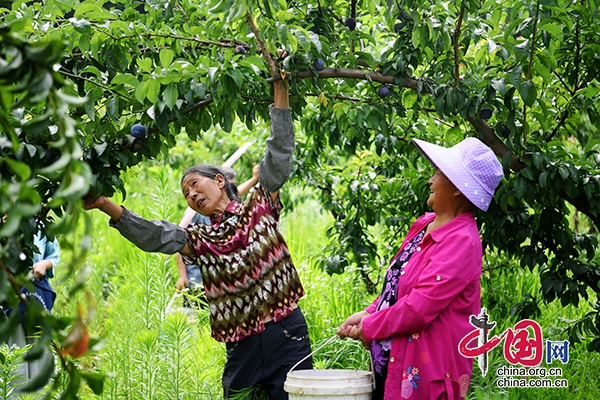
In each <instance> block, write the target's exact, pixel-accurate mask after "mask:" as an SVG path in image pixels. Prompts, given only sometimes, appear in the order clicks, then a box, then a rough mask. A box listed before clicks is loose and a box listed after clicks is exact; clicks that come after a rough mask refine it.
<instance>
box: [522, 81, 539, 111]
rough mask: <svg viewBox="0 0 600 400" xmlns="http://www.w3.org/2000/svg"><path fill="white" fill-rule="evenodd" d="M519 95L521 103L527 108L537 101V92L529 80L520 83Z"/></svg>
mask: <svg viewBox="0 0 600 400" xmlns="http://www.w3.org/2000/svg"><path fill="white" fill-rule="evenodd" d="M519 94H520V95H521V98H522V99H523V102H524V103H525V104H526V105H527V106H529V107H531V106H533V104H534V103H535V101H536V100H537V91H536V90H535V85H534V84H533V82H532V81H530V80H527V81H523V82H521V86H520V87H519Z"/></svg>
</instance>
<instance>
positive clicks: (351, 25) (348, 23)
mask: <svg viewBox="0 0 600 400" xmlns="http://www.w3.org/2000/svg"><path fill="white" fill-rule="evenodd" d="M344 25H346V26H347V27H348V29H350V30H351V31H353V30H354V29H355V28H356V20H355V19H354V18H352V17H349V18H346V20H345V21H344Z"/></svg>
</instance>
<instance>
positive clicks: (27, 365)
mask: <svg viewBox="0 0 600 400" xmlns="http://www.w3.org/2000/svg"><path fill="white" fill-rule="evenodd" d="M33 244H34V245H35V246H36V247H37V249H38V251H36V250H35V249H34V253H33V265H32V266H31V274H32V275H33V278H34V280H35V282H34V285H35V286H36V287H38V288H39V287H42V288H43V290H44V291H45V292H46V293H47V294H48V295H45V296H39V294H37V293H36V294H30V295H29V296H28V298H29V300H30V301H34V300H33V296H35V297H36V298H37V299H38V301H40V302H41V303H42V306H43V307H44V308H45V309H46V311H50V310H52V306H53V305H54V298H55V297H56V294H55V293H54V291H53V290H52V286H50V282H49V280H48V278H53V277H54V267H56V265H57V264H58V262H59V261H60V250H59V247H58V241H57V240H56V238H54V240H48V238H47V237H46V236H43V235H42V233H41V232H38V233H37V234H36V235H35V237H34V238H33ZM23 309H24V307H22V311H23ZM34 342H35V332H26V331H25V329H24V328H23V326H21V325H19V327H18V328H17V330H16V331H15V333H13V335H12V336H11V337H10V339H9V342H8V344H9V346H10V345H16V346H18V347H21V348H23V347H25V346H28V345H31V344H33V343H34ZM48 357H52V355H51V354H50V352H49V351H48V350H46V352H45V353H44V355H43V356H42V358H41V359H39V360H37V361H32V362H24V363H22V364H21V365H19V367H18V373H19V378H20V379H22V380H29V379H33V378H34V377H35V376H36V375H37V374H38V373H39V371H40V368H41V367H42V366H43V365H45V364H46V362H45V361H46V360H47V358H48Z"/></svg>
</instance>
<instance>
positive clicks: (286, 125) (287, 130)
mask: <svg viewBox="0 0 600 400" xmlns="http://www.w3.org/2000/svg"><path fill="white" fill-rule="evenodd" d="M273 86H274V102H273V105H272V106H271V107H270V109H269V111H270V114H271V135H270V136H269V138H268V139H267V143H266V145H267V149H266V151H265V157H264V159H263V160H262V162H261V164H260V173H259V182H260V184H261V186H263V187H264V188H265V189H267V190H268V191H269V192H270V193H271V196H272V197H273V199H277V196H278V192H279V189H280V188H281V186H283V184H284V183H285V181H286V180H287V178H288V176H289V174H290V170H291V160H292V154H293V153H294V148H295V146H296V143H295V138H294V125H293V122H292V110H291V109H290V103H289V93H288V88H287V82H285V81H283V82H282V81H278V82H275V83H274V84H273Z"/></svg>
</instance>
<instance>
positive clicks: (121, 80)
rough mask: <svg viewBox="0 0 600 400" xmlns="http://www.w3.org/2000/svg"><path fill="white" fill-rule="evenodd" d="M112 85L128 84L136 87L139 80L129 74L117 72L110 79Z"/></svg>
mask: <svg viewBox="0 0 600 400" xmlns="http://www.w3.org/2000/svg"><path fill="white" fill-rule="evenodd" d="M111 83H112V84H113V85H121V84H124V85H129V86H131V87H134V88H137V87H138V86H139V84H140V82H139V81H138V80H137V78H136V77H135V76H133V75H131V74H119V73H118V74H117V75H116V76H115V77H114V78H113V80H112V81H111Z"/></svg>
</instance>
